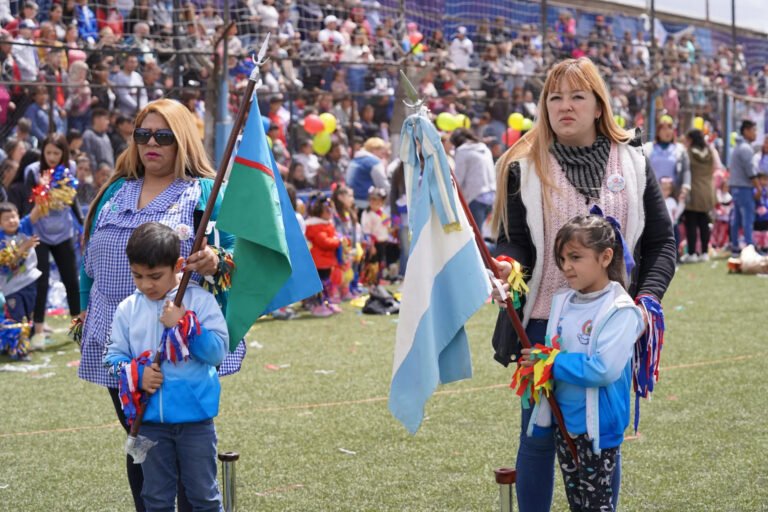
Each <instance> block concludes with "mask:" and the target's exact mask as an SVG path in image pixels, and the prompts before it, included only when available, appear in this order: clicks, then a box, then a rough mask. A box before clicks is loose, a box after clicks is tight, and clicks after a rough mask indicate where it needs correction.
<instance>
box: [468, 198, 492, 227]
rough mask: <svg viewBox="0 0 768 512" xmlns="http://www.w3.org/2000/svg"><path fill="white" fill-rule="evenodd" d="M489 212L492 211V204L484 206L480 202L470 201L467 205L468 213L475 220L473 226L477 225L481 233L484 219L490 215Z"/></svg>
mask: <svg viewBox="0 0 768 512" xmlns="http://www.w3.org/2000/svg"><path fill="white" fill-rule="evenodd" d="M491 210H493V205H492V204H485V203H481V202H480V201H472V202H471V203H469V211H470V212H471V213H472V217H473V218H474V219H475V224H477V227H478V228H479V229H480V232H481V233H482V231H483V223H484V222H485V219H487V218H488V215H490V214H491Z"/></svg>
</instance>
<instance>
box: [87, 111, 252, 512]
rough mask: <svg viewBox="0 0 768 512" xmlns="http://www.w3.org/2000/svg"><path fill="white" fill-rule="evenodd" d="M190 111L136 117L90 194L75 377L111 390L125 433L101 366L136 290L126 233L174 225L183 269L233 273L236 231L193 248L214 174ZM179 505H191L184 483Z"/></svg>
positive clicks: (133, 473)
mask: <svg viewBox="0 0 768 512" xmlns="http://www.w3.org/2000/svg"><path fill="white" fill-rule="evenodd" d="M191 116H192V115H191V114H190V113H189V110H188V109H187V108H186V107H184V105H182V104H181V103H178V102H176V101H173V100H167V99H161V100H157V101H154V102H152V103H149V104H147V106H146V107H144V108H143V109H142V110H141V111H140V112H139V114H138V115H137V116H136V122H135V129H134V131H133V137H132V139H131V140H130V141H129V143H128V147H127V149H126V150H125V151H124V152H123V153H121V154H120V156H119V157H118V159H117V162H116V164H115V173H114V175H113V176H112V177H111V178H110V179H109V181H107V182H106V183H105V184H104V186H102V187H101V189H100V190H99V193H98V194H97V196H96V198H95V199H94V200H93V203H92V204H91V208H90V210H89V213H88V216H87V218H86V222H85V243H84V247H85V251H84V256H83V267H82V269H81V273H80V297H81V301H82V303H83V305H84V306H83V307H87V309H86V312H85V313H84V315H83V316H84V318H83V320H84V326H83V335H82V347H81V362H80V368H79V370H78V376H79V377H80V378H81V379H84V380H86V381H89V382H92V383H94V384H98V385H101V386H104V387H106V388H107V389H108V390H109V394H110V397H111V398H112V403H113V406H114V409H115V412H116V413H117V416H118V418H119V419H120V422H121V423H122V425H123V427H124V428H125V429H126V431H127V430H128V425H127V423H126V419H125V416H124V414H123V411H122V407H121V403H120V399H119V396H118V381H117V378H116V377H113V376H111V375H109V374H108V371H107V368H105V367H104V366H103V364H102V355H103V351H104V344H105V342H106V340H108V339H109V334H110V333H109V331H110V325H111V324H112V318H113V315H114V313H115V310H116V308H117V305H118V304H119V303H120V302H121V301H122V300H123V299H125V298H126V297H127V296H128V295H130V294H131V293H133V291H134V289H135V285H134V283H133V279H132V276H131V272H130V267H129V265H128V260H127V256H126V253H125V248H126V245H127V243H128V238H129V237H130V236H131V233H132V232H133V230H134V229H135V228H137V227H138V226H140V225H142V224H144V223H147V222H161V223H163V224H165V225H167V226H170V227H171V228H173V229H174V230H175V231H176V232H177V233H178V234H179V238H180V239H181V256H182V257H184V258H186V268H187V269H189V270H192V271H193V272H195V274H193V279H195V277H197V278H200V276H205V277H203V278H200V280H201V282H202V284H204V285H205V284H206V282H207V283H210V282H211V278H212V281H213V282H214V283H217V282H220V280H219V277H221V274H222V273H224V272H227V271H228V265H227V264H226V261H225V256H227V255H228V254H230V253H231V250H232V249H233V246H234V237H232V236H231V235H228V234H226V233H222V232H218V231H217V230H215V229H212V230H211V233H210V235H209V236H208V238H207V243H206V244H204V246H203V249H202V250H200V251H198V252H195V253H193V254H191V250H192V244H193V241H194V235H195V232H196V230H197V227H198V224H199V222H200V219H201V217H202V212H203V210H204V209H205V205H206V203H207V201H208V197H209V196H210V192H211V188H212V185H213V179H212V178H214V177H215V174H216V173H215V171H214V170H213V168H212V166H211V164H210V162H209V160H208V157H207V156H206V153H205V150H204V148H203V145H202V142H201V141H200V137H199V134H198V133H197V131H196V129H195V123H194V120H193V119H192V117H191ZM222 196H223V192H222V193H220V195H219V197H218V198H217V207H216V208H215V209H214V219H212V220H215V216H216V212H217V211H218V204H219V202H220V201H221V197H222ZM209 276H210V277H209ZM209 289H211V288H209ZM212 291H213V292H214V294H215V295H216V297H217V299H218V300H219V303H220V304H221V305H222V306H223V307H225V305H226V291H225V290H222V289H217V287H216V286H215V285H214V286H213V289H212ZM159 341H160V340H158V343H159ZM244 357H245V343H244V341H243V340H241V341H240V344H239V345H238V347H237V350H236V351H235V352H233V353H230V354H228V355H227V357H226V358H225V359H224V362H223V363H222V364H221V366H220V367H219V374H220V375H229V374H231V373H234V372H237V371H238V370H239V369H240V364H241V363H242V359H243V358H244ZM126 464H127V472H128V481H129V484H130V487H131V493H132V494H133V500H134V504H135V507H136V510H137V511H143V510H145V508H144V504H143V502H142V499H141V488H142V485H143V474H142V472H141V466H140V465H138V464H133V460H132V459H131V457H130V456H127V461H126ZM180 481H181V479H180ZM179 510H180V511H183V510H191V506H190V505H189V503H188V501H187V500H186V496H185V494H184V490H183V488H182V486H181V485H179Z"/></svg>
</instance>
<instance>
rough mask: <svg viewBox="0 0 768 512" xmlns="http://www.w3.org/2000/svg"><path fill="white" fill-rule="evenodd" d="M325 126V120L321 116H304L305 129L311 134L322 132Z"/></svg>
mask: <svg viewBox="0 0 768 512" xmlns="http://www.w3.org/2000/svg"><path fill="white" fill-rule="evenodd" d="M323 128H325V126H324V125H323V120H322V119H320V116H317V115H315V114H309V115H308V116H307V117H305V118H304V129H305V130H306V131H307V133H309V134H310V135H315V134H317V133H320V132H322V131H323Z"/></svg>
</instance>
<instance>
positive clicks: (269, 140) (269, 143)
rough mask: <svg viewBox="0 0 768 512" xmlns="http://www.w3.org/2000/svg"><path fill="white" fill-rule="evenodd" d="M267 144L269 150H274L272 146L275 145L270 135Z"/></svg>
mask: <svg viewBox="0 0 768 512" xmlns="http://www.w3.org/2000/svg"><path fill="white" fill-rule="evenodd" d="M267 144H268V145H269V148H270V149H272V144H273V142H272V137H270V136H269V135H267Z"/></svg>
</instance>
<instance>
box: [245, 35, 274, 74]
mask: <svg viewBox="0 0 768 512" xmlns="http://www.w3.org/2000/svg"><path fill="white" fill-rule="evenodd" d="M269 36H270V32H267V36H266V37H265V38H264V42H263V43H261V48H260V49H259V53H258V55H256V56H254V55H253V54H251V60H252V61H253V64H254V67H253V71H251V76H250V77H249V78H248V79H249V80H251V81H253V82H258V81H259V75H260V71H259V69H260V68H261V66H262V64H264V63H265V62H267V61H268V60H269V57H268V56H267V50H268V49H269Z"/></svg>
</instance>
